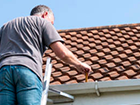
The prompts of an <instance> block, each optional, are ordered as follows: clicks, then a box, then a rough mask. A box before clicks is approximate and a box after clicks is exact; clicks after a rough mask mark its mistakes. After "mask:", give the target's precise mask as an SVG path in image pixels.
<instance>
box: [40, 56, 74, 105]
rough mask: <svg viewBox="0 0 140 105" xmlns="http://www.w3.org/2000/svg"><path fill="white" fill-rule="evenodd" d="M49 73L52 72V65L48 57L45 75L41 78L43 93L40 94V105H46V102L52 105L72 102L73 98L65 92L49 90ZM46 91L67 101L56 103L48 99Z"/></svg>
mask: <svg viewBox="0 0 140 105" xmlns="http://www.w3.org/2000/svg"><path fill="white" fill-rule="evenodd" d="M51 71H52V64H51V58H50V57H49V58H47V62H46V68H45V75H44V78H43V92H42V98H41V105H47V101H48V102H51V103H53V104H59V103H67V102H73V101H74V96H72V95H70V94H67V93H65V92H62V91H60V90H56V89H52V88H49V84H50V77H51ZM48 91H50V92H53V93H55V94H58V95H61V96H63V97H65V98H67V100H59V101H57V100H52V99H48Z"/></svg>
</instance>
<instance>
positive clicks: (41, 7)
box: [30, 5, 52, 15]
mask: <svg viewBox="0 0 140 105" xmlns="http://www.w3.org/2000/svg"><path fill="white" fill-rule="evenodd" d="M46 11H47V12H48V13H49V14H52V10H51V9H50V8H49V7H47V6H46V5H38V6H36V7H34V8H33V9H32V10H31V13H30V15H34V14H39V13H42V14H43V13H44V12H46Z"/></svg>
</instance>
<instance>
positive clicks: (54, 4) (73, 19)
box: [0, 0, 140, 30]
mask: <svg viewBox="0 0 140 105" xmlns="http://www.w3.org/2000/svg"><path fill="white" fill-rule="evenodd" d="M40 4H42V5H46V6H48V7H50V8H51V9H52V11H53V12H54V16H55V22H54V26H55V28H56V29H57V30H65V29H75V28H87V27H97V26H107V25H118V24H131V23H140V0H1V1H0V10H1V12H0V27H1V26H2V25H3V24H4V23H6V22H8V21H10V20H12V19H14V18H17V17H23V16H29V14H30V11H31V9H32V8H33V7H35V6H37V5H40Z"/></svg>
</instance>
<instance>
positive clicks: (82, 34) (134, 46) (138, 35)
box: [43, 23, 140, 85]
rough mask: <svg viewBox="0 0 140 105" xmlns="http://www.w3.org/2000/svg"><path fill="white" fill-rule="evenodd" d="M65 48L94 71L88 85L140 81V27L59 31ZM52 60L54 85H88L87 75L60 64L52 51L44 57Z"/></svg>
mask: <svg viewBox="0 0 140 105" xmlns="http://www.w3.org/2000/svg"><path fill="white" fill-rule="evenodd" d="M58 32H59V34H60V36H61V37H62V38H63V39H64V41H65V45H66V47H67V48H68V49H69V50H71V51H72V52H73V53H74V55H75V56H76V57H77V58H78V59H79V60H80V61H82V62H85V63H87V64H89V65H90V66H91V68H92V72H91V74H90V75H89V79H88V82H94V81H96V80H98V81H112V80H124V79H140V49H139V47H140V41H139V39H140V24H139V23H138V24H124V25H114V26H101V27H90V28H81V29H69V30H59V31H58ZM47 57H51V58H52V64H53V68H52V74H51V82H50V84H51V85H56V84H73V83H80V82H85V75H84V74H81V73H80V72H78V71H77V70H76V69H75V68H74V67H73V66H71V65H68V64H65V63H63V62H62V61H60V60H59V59H58V58H57V57H56V55H55V54H54V53H53V52H52V50H50V49H49V50H47V51H46V52H45V54H44V55H43V72H44V69H45V64H46V63H45V61H46V59H47Z"/></svg>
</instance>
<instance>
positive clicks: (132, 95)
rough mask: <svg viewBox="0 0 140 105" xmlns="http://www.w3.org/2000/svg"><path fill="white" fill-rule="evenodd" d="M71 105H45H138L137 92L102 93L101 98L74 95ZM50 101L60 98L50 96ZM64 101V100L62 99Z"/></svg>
mask: <svg viewBox="0 0 140 105" xmlns="http://www.w3.org/2000/svg"><path fill="white" fill-rule="evenodd" d="M74 97H75V101H74V102H73V103H64V104H62V103H61V104H50V103H48V104H47V105H140V90H139V91H125V92H124V91H122V92H121V91H120V92H104V93H101V96H99V97H98V96H97V95H96V94H95V93H93V94H92V93H89V94H79V95H74ZM49 98H51V99H58V100H62V98H60V97H56V96H52V97H49ZM64 100H65V99H64Z"/></svg>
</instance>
